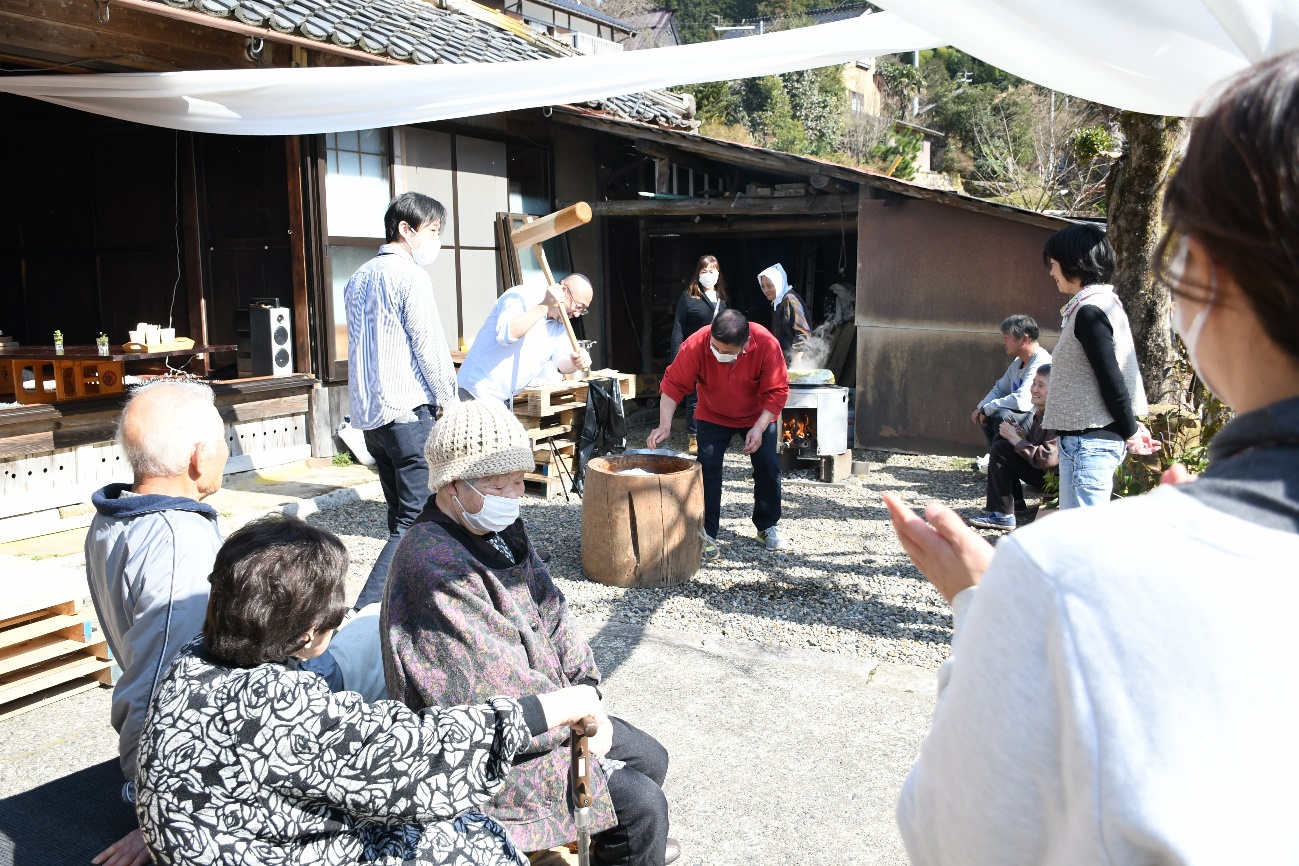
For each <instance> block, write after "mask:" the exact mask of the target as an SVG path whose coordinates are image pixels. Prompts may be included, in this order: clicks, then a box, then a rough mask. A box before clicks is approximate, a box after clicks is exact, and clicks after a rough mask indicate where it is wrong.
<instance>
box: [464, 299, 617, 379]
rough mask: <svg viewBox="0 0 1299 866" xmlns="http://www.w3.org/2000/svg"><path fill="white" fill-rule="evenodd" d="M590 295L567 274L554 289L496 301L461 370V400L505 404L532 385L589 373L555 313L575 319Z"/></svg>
mask: <svg viewBox="0 0 1299 866" xmlns="http://www.w3.org/2000/svg"><path fill="white" fill-rule="evenodd" d="M594 295H595V290H594V289H592V288H591V281H590V280H588V279H587V278H586V277H584V276H582V275H581V274H569V275H568V276H567V277H564V279H562V280H560V282H559V285H557V286H551V287H550V288H546V287H545V286H515V287H514V288H512V289H510V290H509V291H508V292H506V293H505V294H503V295H501V296H500V297H499V298H497V299H496V303H495V304H494V305H493V306H492V311H491V312H490V313H489V314H488V315H487V321H485V322H483V326H482V327H481V328H479V330H478V336H477V337H475V338H474V344H473V345H472V346H470V347H469V354H468V355H466V356H465V360H464V363H463V364H461V365H460V371H459V373H458V374H457V381H458V382H459V384H460V399H462V400H501V401H504V402H506V403H508V402H510V401H511V400H513V399H514V396H515V395H516V394H518V393H519V392H520V391H522V390H523V389H524V388H526V387H528V386H529V385H530V384H532V383H533V382H534V381H537V380H546V379H558V378H559V374H560V373H572V372H574V371H576V370H589V369H591V356H590V355H589V354H587V352H586V350H585V349H579V350H578V351H576V352H574V351H573V344H572V343H571V342H570V341H569V339H568V331H567V329H566V328H565V327H564V323H563V321H562V320H561V319H560V313H559V308H560V306H561V305H562V306H563V308H564V310H565V312H567V313H568V317H569V318H570V319H572V318H576V317H578V316H581V315H582V314H583V313H585V312H586V311H587V310H588V309H590V307H591V299H592V298H593V297H594Z"/></svg>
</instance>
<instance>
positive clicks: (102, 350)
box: [95, 331, 108, 355]
mask: <svg viewBox="0 0 1299 866" xmlns="http://www.w3.org/2000/svg"><path fill="white" fill-rule="evenodd" d="M95 347H96V348H98V349H99V354H101V355H107V354H108V335H107V334H105V333H104V332H103V331H100V332H99V336H98V337H96V338H95Z"/></svg>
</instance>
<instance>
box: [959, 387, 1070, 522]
mask: <svg viewBox="0 0 1299 866" xmlns="http://www.w3.org/2000/svg"><path fill="white" fill-rule="evenodd" d="M1050 388H1051V365H1050V364H1043V365H1042V366H1040V367H1038V368H1037V375H1035V376H1034V377H1033V383H1032V386H1031V393H1032V397H1033V414H1032V415H1031V416H1030V417H1029V424H1028V425H1027V427H1020V426H1019V425H1017V424H1014V423H1012V422H1010V421H1003V422H1001V428H1000V431H999V432H1000V435H999V436H998V437H997V438H996V439H994V440H993V442H992V450H991V451H990V452H989V456H990V459H989V461H988V501H987V504H986V507H985V508H984V511H983V513H982V514H980V515H979V516H978V517H975V518H973V519H971V520H970V523H972V524H973V525H975V526H980V527H983V528H984V529H1014V528H1015V525H1016V523H1017V521H1018V520H1019V518H1020V515H1022V514H1023V513H1024V512H1026V511H1027V510H1028V506H1027V504H1026V503H1025V502H1024V483H1025V482H1026V483H1028V484H1030V485H1032V486H1033V487H1036V488H1038V489H1041V487H1042V482H1043V480H1044V479H1045V477H1046V471H1047V470H1048V469H1054V468H1055V467H1057V466H1059V465H1060V449H1059V439H1058V438H1057V437H1056V434H1055V431H1054V430H1043V429H1042V412H1043V411H1044V410H1045V409H1046V397H1047V394H1048V393H1049V392H1050Z"/></svg>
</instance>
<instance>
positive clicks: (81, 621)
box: [0, 601, 121, 719]
mask: <svg viewBox="0 0 1299 866" xmlns="http://www.w3.org/2000/svg"><path fill="white" fill-rule="evenodd" d="M80 608H81V603H80V602H78V601H67V602H60V603H58V604H54V605H50V606H48V607H45V608H41V609H39V610H33V611H27V612H24V613H21V614H16V615H14V616H10V617H8V618H7V619H3V620H0V719H7V718H9V717H10V716H16V715H18V714H19V713H24V712H28V711H29V710H34V709H36V708H37V707H42V706H45V705H46V704H49V703H52V702H54V701H57V700H62V699H63V698H66V697H68V696H69V695H72V694H76V693H77V692H81V691H85V690H86V689H90V688H94V687H96V686H101V685H105V686H107V685H112V684H113V683H114V682H115V681H116V680H117V677H118V676H119V675H120V673H121V671H120V670H119V669H118V667H117V664H116V663H115V662H114V661H113V658H112V653H110V652H109V650H108V642H107V641H105V640H104V639H103V637H102V636H101V635H100V634H99V633H98V632H95V631H94V630H93V628H92V626H91V624H90V621H89V620H88V619H87V618H86V617H85V615H84V614H82V613H81V612H80Z"/></svg>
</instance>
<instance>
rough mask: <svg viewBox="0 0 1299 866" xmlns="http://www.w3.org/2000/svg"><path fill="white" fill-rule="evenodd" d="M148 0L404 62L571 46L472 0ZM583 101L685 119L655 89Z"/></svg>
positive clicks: (677, 105)
mask: <svg viewBox="0 0 1299 866" xmlns="http://www.w3.org/2000/svg"><path fill="white" fill-rule="evenodd" d="M155 2H165V4H166V5H168V6H175V7H178V8H182V9H194V10H196V11H198V12H202V13H204V14H207V15H212V16H214V17H217V18H234V19H236V20H238V21H241V22H243V23H244V24H248V25H251V26H253V27H265V28H267V29H268V30H272V31H278V32H280V33H286V34H294V35H298V36H305V37H307V38H308V39H314V40H316V41H318V42H326V41H328V42H332V43H333V44H335V45H340V46H342V47H344V48H353V49H356V50H359V51H364V52H366V53H369V54H373V55H375V56H378V57H389V58H392V59H394V60H399V61H402V62H404V63H471V62H486V63H500V62H504V61H509V60H538V59H543V58H547V57H570V56H573V55H575V54H577V52H576V51H575V50H574V49H572V48H570V47H569V46H567V45H564V44H562V43H560V42H557V41H555V40H554V39H551V38H549V37H547V36H545V35H542V34H538V33H535V32H533V31H531V30H530V29H529V28H527V27H526V25H523V24H520V23H518V22H515V21H513V20H512V19H507V18H505V16H503V15H501V14H500V13H497V12H493V11H492V10H490V9H486V8H484V7H476V9H477V10H480V11H479V12H478V14H469V12H465V11H460V10H458V9H455V8H441V7H438V6H435V5H433V4H432V3H429V2H424V0H155ZM552 2H555V3H558V2H559V0H552ZM565 2H573V0H565ZM577 5H580V4H577ZM583 8H584V9H586V8H588V7H583ZM590 11H592V12H594V11H595V10H590ZM597 14H599V13H597ZM605 17H608V16H605ZM495 18H499V19H500V20H499V22H497V21H495V20H494V19H495ZM587 105H589V106H591V107H594V108H597V109H599V110H600V111H605V112H608V113H610V114H612V115H614V116H615V117H623V118H629V119H634V120H640V121H644V122H646V123H654V124H660V125H664V126H671V127H676V128H680V129H684V128H691V127H692V126H693V124H692V123H691V121H690V119H688V118H687V117H686V116H685V115H686V103H685V101H684V100H683V99H682V98H681V97H679V96H675V95H673V94H669V93H665V92H662V91H653V92H649V93H638V94H632V95H630V96H618V97H612V98H610V99H605V100H599V101H598V102H591V103H587Z"/></svg>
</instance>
